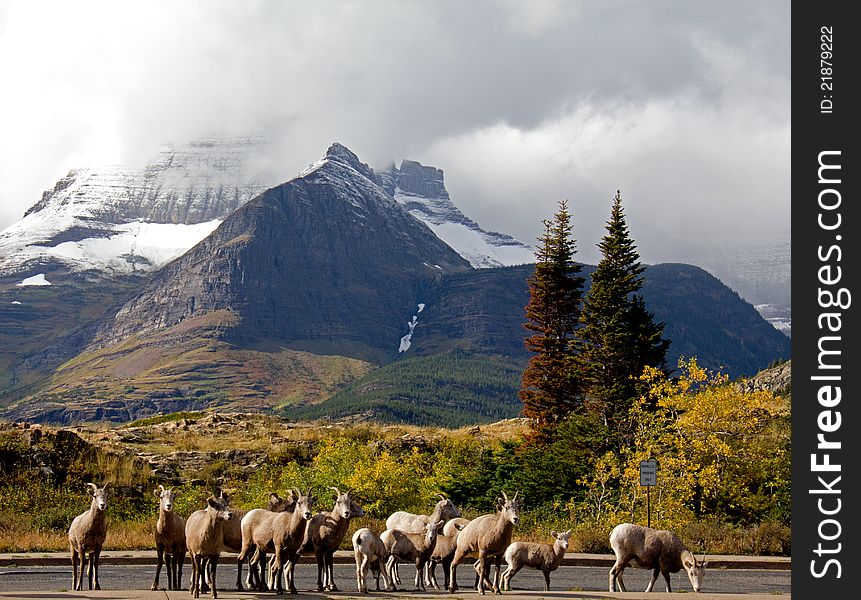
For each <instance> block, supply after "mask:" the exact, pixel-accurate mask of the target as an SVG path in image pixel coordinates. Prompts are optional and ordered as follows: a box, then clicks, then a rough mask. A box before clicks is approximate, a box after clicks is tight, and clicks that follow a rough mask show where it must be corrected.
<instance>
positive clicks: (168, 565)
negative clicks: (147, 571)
mask: <svg viewBox="0 0 861 600" xmlns="http://www.w3.org/2000/svg"><path fill="white" fill-rule="evenodd" d="M173 560H174V559H173V554H171V553H170V552H166V553H165V554H164V567H165V574H166V575H167V589H169V590H172V589H173ZM156 589H158V587H156Z"/></svg>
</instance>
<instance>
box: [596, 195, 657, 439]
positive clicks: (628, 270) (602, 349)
mask: <svg viewBox="0 0 861 600" xmlns="http://www.w3.org/2000/svg"><path fill="white" fill-rule="evenodd" d="M606 230H607V233H606V235H604V237H603V238H602V239H601V242H599V244H598V248H599V249H600V250H601V255H602V258H601V261H600V262H599V263H598V266H597V268H596V270H595V272H594V273H593V275H592V285H591V287H590V288H589V291H588V292H587V294H586V298H585V300H584V303H583V310H582V314H581V315H580V322H581V324H582V326H583V327H582V331H581V332H580V337H581V338H582V341H583V350H582V354H581V366H582V369H583V375H585V379H586V380H587V382H588V397H589V403H590V407H591V408H592V409H593V410H595V411H597V413H598V414H599V416H600V417H601V418H602V419H603V421H604V423H605V425H606V426H607V427H608V429H609V430H610V432H611V434H614V435H615V436H616V437H618V436H622V435H624V433H625V432H622V431H620V427H621V424H622V423H624V422H625V418H624V417H625V415H626V414H627V411H628V408H629V407H630V406H631V403H632V402H633V400H634V399H635V398H636V397H637V396H638V395H639V394H640V393H642V391H643V385H642V384H641V383H640V381H639V377H640V375H641V374H642V373H643V368H644V367H645V366H646V365H650V366H653V367H658V368H662V369H663V368H664V366H665V357H666V353H667V348H668V347H669V343H670V342H669V341H668V340H665V339H663V337H662V336H663V332H664V324H663V323H655V322H654V315H653V314H652V313H650V312H649V311H648V310H646V305H645V302H644V301H643V297H642V296H641V295H639V294H638V293H637V292H639V291H640V289H641V288H642V287H643V277H642V273H643V270H644V268H643V266H642V265H641V264H640V255H639V252H637V247H636V246H635V245H634V240H632V239H631V235H630V232H629V230H628V225H627V223H626V222H625V212H624V210H623V209H622V196H621V193H620V192H618V191H617V192H616V196H615V197H614V199H613V207H612V210H611V213H610V220H609V221H608V222H607V224H606Z"/></svg>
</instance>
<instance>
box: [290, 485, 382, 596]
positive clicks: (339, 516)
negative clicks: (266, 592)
mask: <svg viewBox="0 0 861 600" xmlns="http://www.w3.org/2000/svg"><path fill="white" fill-rule="evenodd" d="M329 489H330V490H333V491H334V492H335V495H336V499H335V506H334V507H333V508H332V511H331V512H327V511H323V512H320V513H317V514H316V515H314V516H313V517H311V521H310V522H309V523H308V527H307V528H306V530H305V540H304V541H303V543H302V547H301V549H300V550H299V552H301V553H305V552H311V551H313V552H314V555H315V556H316V558H317V591H318V592H322V591H323V590H330V591H333V592H337V591H338V586H336V585H335V579H334V567H333V562H332V560H333V557H334V555H335V550H337V549H338V547H339V546H340V545H341V542H342V541H343V539H344V535H346V533H347V528H348V527H349V525H350V519H352V518H353V517H363V516H364V515H365V511H364V510H363V509H362V507H361V506H359V505H358V504H357V503H356V501H355V499H353V498H352V497H351V496H350V490H347V492H346V493H343V494H342V493H341V491H340V490H339V489H338V488H336V487H331V488H329ZM298 558H299V556H298V554H297V555H296V556H294V557H293V559H292V560H293V563H294V564H295V563H296V561H297V560H298Z"/></svg>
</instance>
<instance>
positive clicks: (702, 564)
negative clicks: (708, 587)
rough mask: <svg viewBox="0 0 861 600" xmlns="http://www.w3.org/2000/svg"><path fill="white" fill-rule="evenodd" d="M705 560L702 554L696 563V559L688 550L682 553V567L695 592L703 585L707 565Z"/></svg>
mask: <svg viewBox="0 0 861 600" xmlns="http://www.w3.org/2000/svg"><path fill="white" fill-rule="evenodd" d="M705 558H706V555H705V554H703V558H702V559H701V560H700V561H697V557H696V556H694V554H693V552H691V551H690V550H685V551H684V552H682V566H683V567H684V569H685V572H686V573H687V574H688V579H689V580H690V582H691V586H692V587H693V588H694V591H695V592H699V591H700V587H701V586H702V584H703V575H705V570H706V566H707V565H708V561H706V560H705Z"/></svg>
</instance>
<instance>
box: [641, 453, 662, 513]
mask: <svg viewBox="0 0 861 600" xmlns="http://www.w3.org/2000/svg"><path fill="white" fill-rule="evenodd" d="M657 484H658V461H656V460H654V459H652V460H641V461H640V485H641V486H645V488H646V527H651V526H652V495H651V492H650V490H651V488H652V486H653V485H657Z"/></svg>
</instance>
